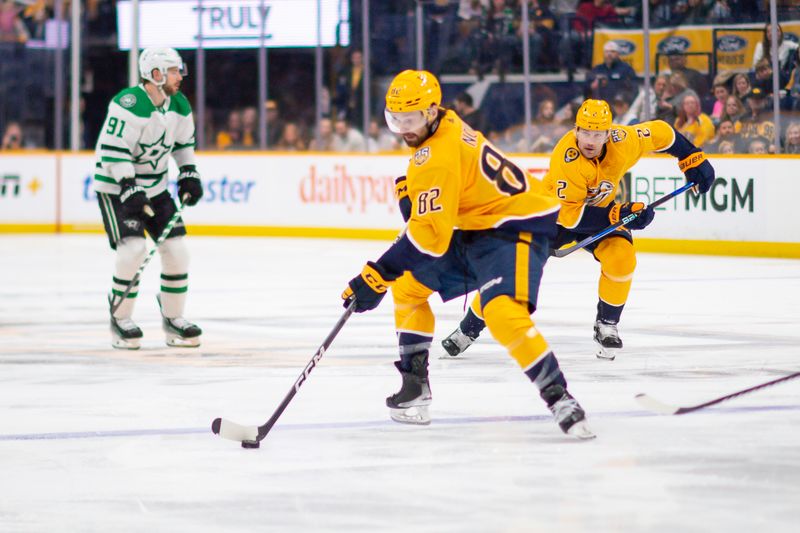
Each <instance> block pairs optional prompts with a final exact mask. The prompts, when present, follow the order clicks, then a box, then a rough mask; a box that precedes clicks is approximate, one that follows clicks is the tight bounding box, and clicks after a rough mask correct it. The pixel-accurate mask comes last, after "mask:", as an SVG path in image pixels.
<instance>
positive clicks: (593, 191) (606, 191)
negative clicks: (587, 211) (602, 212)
mask: <svg viewBox="0 0 800 533" xmlns="http://www.w3.org/2000/svg"><path fill="white" fill-rule="evenodd" d="M613 192H614V184H613V183H611V182H610V181H601V182H600V184H599V185H598V186H597V187H589V190H588V191H586V200H585V202H584V203H585V204H586V205H597V204H600V203H602V201H603V200H605V199H606V198H608V197H609V196H610V195H611V194H612V193H613Z"/></svg>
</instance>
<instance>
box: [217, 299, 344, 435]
mask: <svg viewBox="0 0 800 533" xmlns="http://www.w3.org/2000/svg"><path fill="white" fill-rule="evenodd" d="M355 305H356V301H355V299H354V298H353V299H351V300H350V301H349V303H348V305H347V308H346V309H345V311H344V313H343V314H342V316H341V317H340V318H339V321H338V322H336V325H335V326H333V329H332V330H331V332H330V333H328V336H327V337H325V340H324V341H322V344H321V345H320V347H319V348H317V351H316V352H315V353H314V355H313V356H312V357H311V360H310V361H309V362H308V364H307V365H306V367H305V368H304V369H303V372H302V373H301V374H300V376H298V378H297V379H296V380H295V382H294V386H292V388H291V390H290V391H289V393H288V394H287V395H286V396H285V397H284V398H283V401H282V402H281V404H280V405H279V406H278V408H277V409H275V412H274V413H272V416H271V417H270V418H269V420H267V421H266V422H265V423H264V425H261V426H245V425H242V424H237V423H236V422H232V421H231V420H228V419H225V418H215V419H214V421H213V422H212V423H211V431H212V432H214V434H216V435H219V436H220V437H222V438H223V439H228V440H235V441H238V442H241V443H242V448H258V447H259V446H261V444H260V443H261V441H262V440H264V438H265V437H266V436H267V434H268V433H269V431H270V430H271V429H272V426H274V425H275V422H277V421H278V418H280V416H281V414H283V411H284V410H285V409H286V407H288V405H289V402H291V401H292V398H294V396H295V394H297V391H298V390H300V386H301V385H302V384H303V383H305V381H306V379H308V376H309V374H311V371H312V370H314V367H316V366H317V363H318V362H319V360H320V359H322V356H323V355H325V351H326V350H327V349H328V348H329V347H330V345H331V343H332V342H333V339H335V338H336V336H337V335H338V334H339V331H341V329H342V327H343V326H344V324H345V322H347V319H348V318H350V315H352V314H353V311H354V310H355Z"/></svg>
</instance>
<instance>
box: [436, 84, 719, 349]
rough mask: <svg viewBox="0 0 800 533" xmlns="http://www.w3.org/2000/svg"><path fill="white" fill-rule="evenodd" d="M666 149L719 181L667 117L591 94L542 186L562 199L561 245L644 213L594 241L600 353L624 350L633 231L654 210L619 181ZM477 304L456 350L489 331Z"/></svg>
mask: <svg viewBox="0 0 800 533" xmlns="http://www.w3.org/2000/svg"><path fill="white" fill-rule="evenodd" d="M649 152H666V153H668V154H671V155H673V156H675V157H677V158H678V161H679V163H678V166H679V168H680V170H681V171H683V172H684V174H685V176H686V179H687V181H689V182H691V183H694V184H696V187H697V189H698V190H699V192H700V193H705V192H707V191H708V190H709V189H710V188H711V185H712V184H713V182H714V168H713V167H712V166H711V163H709V162H708V161H706V159H705V156H704V154H703V152H702V151H700V149H699V148H697V147H696V146H694V145H693V144H692V143H691V142H689V141H688V140H687V139H686V138H685V137H684V136H683V135H681V134H680V133H679V132H677V131H675V129H673V128H672V126H670V125H669V124H667V123H666V122H664V121H661V120H653V121H649V122H643V123H641V124H636V125H633V126H620V125H617V124H613V123H612V117H611V110H610V109H609V107H608V104H607V103H606V102H605V101H603V100H586V101H585V102H584V103H583V105H582V106H581V108H580V109H579V110H578V115H577V117H576V119H575V129H574V130H573V131H570V132H568V133H567V134H565V135H564V136H563V137H562V138H561V140H560V141H559V142H558V144H557V145H556V147H555V148H554V150H553V153H552V155H551V157H550V169H549V171H548V173H547V175H546V176H545V178H544V185H545V187H546V188H547V189H548V191H550V192H551V193H552V194H553V195H554V196H555V197H557V198H558V200H559V201H560V202H561V211H560V213H559V215H558V226H559V233H558V237H557V238H556V240H555V247H556V248H558V247H560V246H563V245H564V244H567V243H569V242H571V241H574V240H581V239H582V238H584V237H586V236H589V235H592V234H595V233H598V232H599V231H601V230H603V229H604V228H606V227H608V226H609V225H612V224H615V223H617V222H618V221H620V220H622V219H623V218H625V217H626V216H628V215H629V214H631V213H634V212H639V216H638V217H637V218H635V219H634V220H633V221H632V222H630V223H628V224H627V225H626V226H622V227H620V228H619V229H618V230H616V231H614V232H612V233H609V234H608V235H607V236H606V237H603V238H602V239H600V240H598V241H596V242H594V243H592V244H590V245H588V246H587V247H586V249H587V250H588V251H589V252H591V253H592V254H593V255H594V257H595V259H596V260H597V261H599V262H600V282H599V287H598V292H599V299H598V303H597V319H596V322H595V325H594V332H595V334H594V339H595V341H596V342H597V343H598V351H597V356H598V357H600V358H604V359H614V357H615V355H616V352H617V350H619V349H620V348H622V340H621V339H620V338H619V333H618V331H617V323H618V322H619V320H620V317H621V315H622V309H623V307H624V306H625V302H626V301H627V299H628V293H629V292H630V288H631V280H632V279H633V272H634V269H635V268H636V254H635V252H634V248H633V238H632V236H631V230H641V229H644V228H645V227H646V226H647V225H648V224H650V222H652V220H653V217H654V216H655V212H654V211H653V209H652V208H651V207H647V206H645V205H644V204H643V203H639V202H632V203H631V202H626V203H617V202H615V201H614V198H615V196H616V194H617V189H618V187H619V182H620V179H621V178H622V176H623V175H624V174H625V172H627V171H628V170H629V169H630V168H631V167H632V166H633V165H634V164H635V163H636V162H637V161H638V160H639V159H640V158H641V157H642V156H643V155H644V154H646V153H649ZM479 311H480V310H479V307H478V306H477V305H473V306H471V307H470V311H469V312H468V313H467V316H465V317H464V319H463V320H462V322H461V324H460V326H459V328H458V329H456V331H454V332H453V333H452V334H451V335H450V336H448V337H447V338H446V339H445V340H444V341H443V342H442V345H443V346H444V348H445V350H446V351H447V352H448V353H450V354H451V355H458V354H459V353H461V352H463V351H464V350H465V349H466V348H467V347H468V346H469V345H470V344H471V343H472V341H474V339H475V338H477V336H478V334H479V333H480V331H481V330H482V329H483V320H482V319H481V317H480V315H479Z"/></svg>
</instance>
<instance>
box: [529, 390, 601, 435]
mask: <svg viewBox="0 0 800 533" xmlns="http://www.w3.org/2000/svg"><path fill="white" fill-rule="evenodd" d="M540 395H541V397H542V399H543V400H544V401H545V402H547V408H548V409H550V412H551V413H553V418H555V420H556V423H557V424H558V427H560V428H561V431H563V432H564V433H566V434H567V435H570V436H572V437H575V438H578V439H582V440H586V439H593V438H595V437H596V436H597V435H595V434H594V433H593V432H592V430H591V429H589V425H588V424H587V422H586V413H585V412H584V410H583V408H582V407H581V405H580V404H579V403H578V400H576V399H575V398H573V397H572V395H571V394H570V393H569V392H568V391H567V389H565V388H564V387H562V386H561V385H558V384H553V385H550V386H548V387H546V388H545V389H543V390H542V391H541V393H540Z"/></svg>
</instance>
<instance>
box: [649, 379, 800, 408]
mask: <svg viewBox="0 0 800 533" xmlns="http://www.w3.org/2000/svg"><path fill="white" fill-rule="evenodd" d="M797 377H800V372H795V373H794V374H789V375H788V376H784V377H782V378H778V379H773V380H772V381H767V382H766V383H762V384H761V385H756V386H755V387H750V388H749V389H744V390H740V391H738V392H734V393H733V394H728V395H727V396H723V397H721V398H717V399H716V400H711V401H710V402H705V403H701V404H698V405H691V406H688V407H675V406H673V405H667V404H665V403H661V402H659V401H658V400H656V399H654V398H652V397H651V396H648V395H647V394H641V393H640V394H637V395H636V401H637V402H639V405H641V406H642V407H644V408H645V409H647V410H648V411H654V412H656V413H659V414H662V415H685V414H686V413H691V412H693V411H699V410H700V409H705V408H706V407H710V406H712V405H716V404H718V403H721V402H724V401H726V400H730V399H732V398H736V397H737V396H742V395H743V394H747V393H750V392H755V391H757V390H760V389H763V388H765V387H771V386H772V385H777V384H778V383H783V382H784V381H789V380H791V379H794V378H797Z"/></svg>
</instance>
